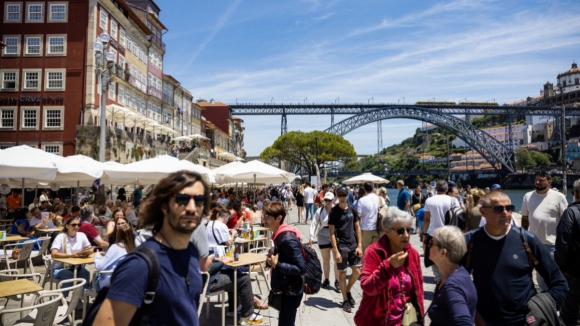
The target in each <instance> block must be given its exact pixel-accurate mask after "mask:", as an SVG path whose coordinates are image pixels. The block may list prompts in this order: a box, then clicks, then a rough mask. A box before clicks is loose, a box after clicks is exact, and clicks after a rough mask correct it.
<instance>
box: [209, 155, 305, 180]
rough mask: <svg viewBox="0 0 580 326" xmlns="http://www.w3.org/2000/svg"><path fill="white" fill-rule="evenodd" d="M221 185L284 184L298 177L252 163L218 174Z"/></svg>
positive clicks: (257, 162)
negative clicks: (245, 183) (238, 183)
mask: <svg viewBox="0 0 580 326" xmlns="http://www.w3.org/2000/svg"><path fill="white" fill-rule="evenodd" d="M238 163H239V162H238ZM216 174H217V177H218V180H219V182H220V183H226V182H247V183H282V182H292V181H294V179H296V175H295V174H293V173H290V172H287V171H284V170H280V169H278V168H276V167H273V166H271V165H268V164H266V163H263V162H260V161H257V160H256V161H250V162H248V163H245V164H244V163H241V164H238V165H237V166H232V167H231V168H230V169H227V170H224V171H222V172H216Z"/></svg>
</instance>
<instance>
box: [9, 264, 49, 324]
mask: <svg viewBox="0 0 580 326" xmlns="http://www.w3.org/2000/svg"><path fill="white" fill-rule="evenodd" d="M21 279H27V280H30V281H32V282H34V283H36V284H38V285H40V283H41V281H42V274H40V273H32V274H20V272H19V271H18V270H17V269H7V270H3V271H0V282H5V281H15V280H21ZM36 296H37V294H36V293H32V294H19V295H12V296H9V297H6V298H5V299H6V302H5V304H4V307H6V305H8V302H9V301H10V300H15V301H20V303H21V305H22V306H23V307H24V302H33V301H34V298H35V297H36ZM0 325H1V324H0Z"/></svg>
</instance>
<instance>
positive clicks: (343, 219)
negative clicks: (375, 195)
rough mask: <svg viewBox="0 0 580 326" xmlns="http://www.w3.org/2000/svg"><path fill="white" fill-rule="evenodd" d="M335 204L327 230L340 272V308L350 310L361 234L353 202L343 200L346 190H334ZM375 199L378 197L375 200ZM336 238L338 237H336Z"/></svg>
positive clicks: (358, 266) (360, 246)
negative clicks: (347, 277)
mask: <svg viewBox="0 0 580 326" xmlns="http://www.w3.org/2000/svg"><path fill="white" fill-rule="evenodd" d="M336 194H337V196H338V205H336V206H334V207H333V208H332V209H331V210H330V215H329V217H328V231H329V233H330V242H331V243H332V251H333V253H334V257H335V258H336V268H337V269H338V273H339V283H340V292H341V293H342V300H343V302H342V310H344V311H345V312H352V307H353V306H354V305H355V304H356V301H355V300H354V298H353V297H352V295H351V294H350V290H351V289H352V287H353V285H354V284H355V283H356V281H357V280H358V277H359V275H360V267H361V258H362V254H363V251H362V235H361V229H360V219H359V215H358V212H357V211H356V209H354V207H353V206H352V205H349V204H347V203H346V200H347V197H348V191H347V190H346V188H339V189H338V191H337V192H336ZM377 202H378V200H377ZM337 238H338V239H337ZM348 266H350V268H351V270H352V274H350V278H349V279H348V284H347V282H346V268H347V267H348Z"/></svg>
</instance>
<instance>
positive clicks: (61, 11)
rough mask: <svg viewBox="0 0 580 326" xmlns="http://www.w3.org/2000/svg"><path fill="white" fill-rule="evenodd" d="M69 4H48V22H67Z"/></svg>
mask: <svg viewBox="0 0 580 326" xmlns="http://www.w3.org/2000/svg"><path fill="white" fill-rule="evenodd" d="M67 7H68V3H67V2H65V3H50V2H49V3H48V10H49V13H48V21H49V22H51V23H58V22H67V21H68V19H67V9H68V8H67Z"/></svg>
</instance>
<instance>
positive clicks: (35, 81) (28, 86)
mask: <svg viewBox="0 0 580 326" xmlns="http://www.w3.org/2000/svg"><path fill="white" fill-rule="evenodd" d="M41 74H42V70H40V69H35V70H26V69H24V70H22V75H23V77H24V78H22V79H23V84H22V90H24V91H39V90H40V75H41Z"/></svg>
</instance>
